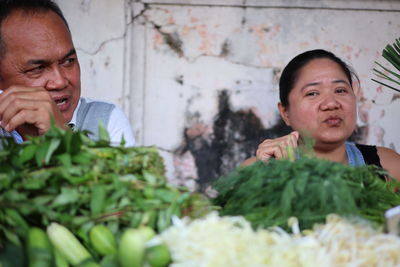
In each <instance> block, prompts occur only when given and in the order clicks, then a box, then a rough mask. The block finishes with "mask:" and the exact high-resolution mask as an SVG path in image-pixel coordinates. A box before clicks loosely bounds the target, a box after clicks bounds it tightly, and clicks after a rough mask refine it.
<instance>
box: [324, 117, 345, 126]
mask: <svg viewBox="0 0 400 267" xmlns="http://www.w3.org/2000/svg"><path fill="white" fill-rule="evenodd" d="M341 122H342V119H341V118H339V117H336V116H335V117H329V118H328V119H326V120H324V123H326V124H327V125H328V126H331V127H335V126H338V125H339V124H340V123H341Z"/></svg>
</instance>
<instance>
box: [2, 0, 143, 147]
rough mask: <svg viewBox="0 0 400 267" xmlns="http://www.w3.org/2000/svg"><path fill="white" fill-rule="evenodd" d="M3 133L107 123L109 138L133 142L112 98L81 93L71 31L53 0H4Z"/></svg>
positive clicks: (21, 136)
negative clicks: (109, 100)
mask: <svg viewBox="0 0 400 267" xmlns="http://www.w3.org/2000/svg"><path fill="white" fill-rule="evenodd" d="M0 90H1V91H2V93H1V94H0V126H1V128H0V136H8V137H10V136H12V137H13V138H14V139H15V141H16V142H17V143H21V142H23V141H24V140H26V139H27V138H28V137H29V136H37V135H42V134H44V133H46V132H47V131H48V130H49V128H50V126H51V120H52V118H53V119H54V122H55V124H56V125H57V126H58V127H60V128H66V127H68V126H70V127H73V129H75V130H89V131H90V132H91V133H92V134H91V135H90V136H89V137H91V138H92V139H97V138H98V125H99V121H102V122H103V124H104V125H105V126H106V128H107V130H108V132H109V134H110V138H111V142H112V143H115V144H119V143H120V142H121V138H122V136H123V138H124V140H125V141H126V145H127V146H133V145H134V143H135V140H134V137H133V134H132V129H131V127H130V125H129V121H128V119H127V118H126V116H125V115H124V113H123V112H122V110H121V109H119V108H117V107H116V106H115V105H113V104H109V103H105V102H99V101H90V100H88V99H84V98H81V97H80V95H81V81H80V67H79V61H78V57H77V54H76V51H75V48H74V45H73V42H72V37H71V33H70V30H69V27H68V24H67V21H66V20H65V18H64V16H63V14H62V12H61V10H60V9H59V7H58V6H57V4H55V3H54V2H53V1H51V0H1V1H0Z"/></svg>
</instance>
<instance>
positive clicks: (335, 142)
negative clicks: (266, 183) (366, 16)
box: [243, 50, 400, 180]
mask: <svg viewBox="0 0 400 267" xmlns="http://www.w3.org/2000/svg"><path fill="white" fill-rule="evenodd" d="M353 76H354V77H356V76H355V75H354V74H353V73H352V71H351V70H350V68H349V67H348V66H347V65H346V63H344V62H343V61H342V60H341V59H339V58H338V57H336V56H335V55H334V54H333V53H331V52H328V51H325V50H311V51H307V52H304V53H302V54H300V55H298V56H296V57H295V58H293V59H292V60H291V61H290V62H289V64H288V65H287V66H286V67H285V69H284V70H283V72H282V75H281V78H280V81H279V93H280V103H278V109H279V112H280V114H281V116H282V119H283V120H284V121H285V123H286V124H287V125H288V126H290V127H291V128H292V129H293V130H294V131H293V132H292V133H290V134H289V135H286V136H283V137H280V138H276V139H267V140H265V141H264V142H262V143H261V144H260V145H259V146H258V149H257V152H256V157H254V158H250V159H247V160H246V161H245V162H244V163H243V165H249V164H251V163H253V162H254V161H256V160H262V161H268V160H269V159H270V158H278V159H279V158H285V157H287V154H288V152H287V151H288V149H287V148H288V146H291V147H294V148H295V147H297V145H298V141H299V139H301V137H304V136H309V137H311V138H312V139H313V140H314V142H315V144H314V152H315V155H316V156H317V157H319V158H323V159H327V160H331V161H335V162H341V163H344V164H350V165H354V166H356V165H364V164H375V165H377V166H379V167H383V168H384V169H386V170H387V171H388V173H389V174H390V175H391V176H393V177H394V178H396V179H397V180H400V155H399V154H398V153H396V152H395V151H393V150H391V149H388V148H385V147H376V146H366V145H359V144H354V143H351V142H347V139H348V138H349V137H350V136H351V134H352V133H353V131H354V129H355V127H356V120H357V112H356V96H355V94H354V91H353V82H354V81H353Z"/></svg>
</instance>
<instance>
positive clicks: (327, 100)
mask: <svg viewBox="0 0 400 267" xmlns="http://www.w3.org/2000/svg"><path fill="white" fill-rule="evenodd" d="M320 106H321V109H322V110H332V109H338V108H339V107H340V102H339V101H338V99H337V98H336V96H335V95H334V94H328V95H326V96H325V97H324V99H323V100H322V102H321V105H320Z"/></svg>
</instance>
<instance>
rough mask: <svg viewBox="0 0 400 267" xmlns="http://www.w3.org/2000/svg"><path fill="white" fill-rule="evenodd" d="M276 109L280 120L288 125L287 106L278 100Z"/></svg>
mask: <svg viewBox="0 0 400 267" xmlns="http://www.w3.org/2000/svg"><path fill="white" fill-rule="evenodd" d="M278 109H279V113H280V114H281V117H282V120H283V121H284V122H285V123H286V125H287V126H290V120H289V111H288V109H289V108H288V107H285V106H283V105H282V103H281V102H279V103H278Z"/></svg>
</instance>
